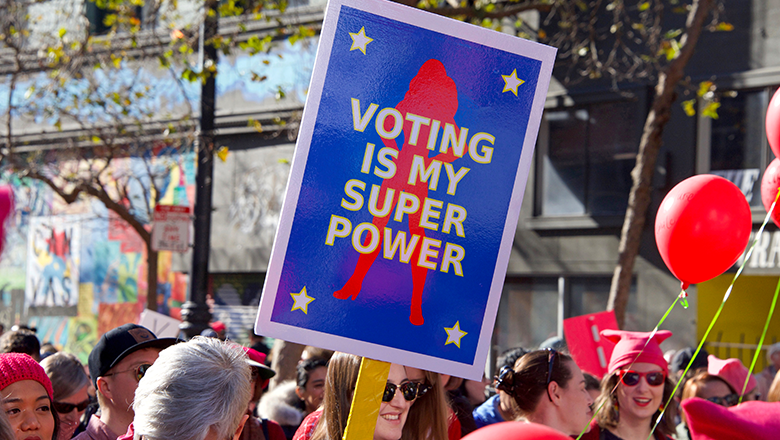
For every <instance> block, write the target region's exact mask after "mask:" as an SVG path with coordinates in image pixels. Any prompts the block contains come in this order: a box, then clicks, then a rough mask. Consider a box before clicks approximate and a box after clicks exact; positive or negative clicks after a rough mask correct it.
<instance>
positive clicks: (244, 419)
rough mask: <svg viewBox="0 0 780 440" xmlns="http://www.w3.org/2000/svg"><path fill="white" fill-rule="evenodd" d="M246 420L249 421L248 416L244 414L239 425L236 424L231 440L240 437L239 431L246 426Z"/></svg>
mask: <svg viewBox="0 0 780 440" xmlns="http://www.w3.org/2000/svg"><path fill="white" fill-rule="evenodd" d="M247 420H249V414H244V417H241V423H239V424H238V428H237V429H236V433H235V434H233V440H238V438H239V437H241V431H243V430H244V424H246V421H247Z"/></svg>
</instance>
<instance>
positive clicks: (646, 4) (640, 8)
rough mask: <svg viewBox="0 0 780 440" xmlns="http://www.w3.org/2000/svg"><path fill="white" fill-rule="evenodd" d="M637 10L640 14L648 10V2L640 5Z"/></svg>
mask: <svg viewBox="0 0 780 440" xmlns="http://www.w3.org/2000/svg"><path fill="white" fill-rule="evenodd" d="M638 8H639V11H640V12H642V11H646V10H648V9H650V2H644V3H640V4H639V7H638Z"/></svg>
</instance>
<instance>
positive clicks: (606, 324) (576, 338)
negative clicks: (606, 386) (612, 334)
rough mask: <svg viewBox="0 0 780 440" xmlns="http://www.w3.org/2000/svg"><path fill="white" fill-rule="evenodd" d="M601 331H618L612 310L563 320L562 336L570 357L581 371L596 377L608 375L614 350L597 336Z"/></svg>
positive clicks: (613, 346)
mask: <svg viewBox="0 0 780 440" xmlns="http://www.w3.org/2000/svg"><path fill="white" fill-rule="evenodd" d="M602 330H618V325H617V319H616V318H615V311H614V310H608V311H606V312H599V313H591V314H589V315H582V316H575V317H573V318H567V319H564V320H563V334H564V335H565V336H566V346H567V347H569V352H570V353H571V357H572V358H573V359H574V362H576V363H577V365H578V366H579V367H580V368H582V371H585V372H588V373H590V374H592V375H594V376H596V377H602V376H604V375H605V374H607V373H608V371H607V365H608V363H609V358H610V357H611V356H612V350H613V349H614V348H615V344H613V343H612V342H609V341H608V340H606V339H605V338H603V337H602V336H601V335H600V334H599V332H601V331H602Z"/></svg>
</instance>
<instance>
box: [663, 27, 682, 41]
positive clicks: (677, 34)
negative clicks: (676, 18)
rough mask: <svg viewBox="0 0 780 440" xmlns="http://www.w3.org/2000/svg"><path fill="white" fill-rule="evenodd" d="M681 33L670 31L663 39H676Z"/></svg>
mask: <svg viewBox="0 0 780 440" xmlns="http://www.w3.org/2000/svg"><path fill="white" fill-rule="evenodd" d="M682 32H683V31H682V29H670V30H668V31H666V33H665V34H664V39H666V40H671V39H673V38H677V37H679V36H680V35H682Z"/></svg>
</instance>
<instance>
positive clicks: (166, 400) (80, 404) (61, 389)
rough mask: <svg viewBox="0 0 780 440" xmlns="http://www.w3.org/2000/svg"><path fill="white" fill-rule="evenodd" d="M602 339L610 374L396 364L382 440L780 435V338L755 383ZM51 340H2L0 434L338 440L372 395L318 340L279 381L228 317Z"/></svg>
mask: <svg viewBox="0 0 780 440" xmlns="http://www.w3.org/2000/svg"><path fill="white" fill-rule="evenodd" d="M602 336H603V337H604V338H606V339H607V340H610V341H612V342H613V343H614V344H615V346H614V349H613V351H612V355H611V357H610V359H609V362H608V365H607V374H606V375H604V376H603V377H602V378H601V379H599V378H597V377H594V376H592V375H590V374H588V373H587V372H583V371H582V370H581V369H580V367H579V366H578V365H577V363H576V361H575V360H574V359H573V358H572V356H571V355H569V354H568V353H567V352H566V349H565V346H564V345H562V343H561V341H558V342H557V343H556V344H554V345H553V346H546V347H542V348H539V349H535V350H527V349H524V348H514V349H511V350H508V351H506V352H505V353H503V354H502V355H501V356H500V357H499V359H498V365H497V368H496V372H495V377H494V378H493V380H492V381H491V380H488V379H486V378H483V380H481V381H479V380H476V381H475V380H468V379H463V378H458V377H453V376H449V375H444V374H439V373H435V372H432V371H426V370H421V369H418V368H413V367H410V366H404V365H399V364H395V363H394V364H391V365H390V368H389V374H388V377H387V381H386V384H385V387H384V392H383V393H382V395H381V396H376V399H377V400H381V403H380V404H379V411H378V415H377V416H376V420H375V422H374V421H372V423H373V424H374V425H375V426H374V435H373V438H374V440H456V439H460V438H465V439H468V440H480V439H489V438H508V439H512V438H517V439H520V438H523V439H526V438H582V439H585V440H620V439H623V440H634V439H638V440H644V439H650V438H655V439H662V440H665V439H676V440H697V439H708V440H709V439H742V438H744V439H753V440H755V439H758V440H761V439H774V438H780V402H778V400H780V375H779V374H778V369H779V368H780V343H777V344H774V345H771V346H769V347H768V349H767V358H768V364H769V365H768V367H767V368H766V369H765V370H764V371H762V372H761V373H760V374H757V375H755V376H754V375H753V374H751V373H750V372H749V371H748V369H747V368H746V367H745V366H744V365H743V364H742V362H741V361H740V360H738V359H720V358H718V357H715V356H712V355H708V354H707V353H706V352H704V351H701V352H699V353H698V356H695V357H694V354H695V350H694V349H692V348H688V349H683V350H679V351H677V352H674V353H666V354H665V353H663V352H662V350H661V345H660V344H661V343H662V342H663V341H664V340H665V339H667V338H669V337H670V336H671V333H670V332H668V331H658V332H655V333H640V332H628V331H610V330H605V331H603V332H602ZM43 348H44V349H45V351H44V350H42V347H41V344H40V342H39V340H38V338H37V336H36V334H35V332H34V331H33V330H31V329H24V328H21V329H16V330H14V331H11V332H6V333H5V334H3V335H2V337H0V403H2V405H3V411H1V412H0V440H14V439H15V440H34V439H37V440H69V439H76V440H141V439H143V440H164V439H165V440H171V439H175V440H229V439H232V440H239V439H240V440H339V439H341V438H343V436H344V433H345V430H346V429H347V423H348V420H349V417H350V409H351V408H353V407H354V408H356V409H357V411H358V412H359V411H361V409H362V408H363V407H364V405H365V403H366V402H353V401H352V400H353V397H354V391H355V386H356V382H357V380H358V372H359V370H360V365H361V361H362V358H361V357H359V356H355V355H352V354H348V353H338V352H337V353H332V352H328V351H326V350H321V349H315V348H313V347H310V349H309V350H307V351H306V352H305V355H304V356H302V359H301V361H300V362H299V363H298V365H297V371H295V374H294V375H289V376H294V379H293V380H289V381H287V382H282V383H280V384H278V385H277V386H275V387H274V388H273V389H271V390H268V384H269V381H270V379H271V378H272V377H274V376H275V375H276V372H275V371H274V370H272V369H271V368H270V367H269V365H268V360H269V359H268V347H267V346H263V345H262V344H260V342H259V341H257V340H254V341H252V346H251V347H244V346H241V345H239V344H236V343H234V342H231V341H229V340H225V332H224V328H220V327H219V326H216V328H215V329H213V331H210V332H209V333H207V334H206V336H196V337H195V338H192V339H190V340H189V341H182V340H178V339H175V338H157V337H156V336H155V335H154V334H153V333H152V332H151V331H149V330H148V329H146V328H144V327H142V326H139V325H136V324H125V325H122V326H120V327H117V328H114V329H112V330H110V331H108V332H106V333H105V334H104V335H102V336H101V338H100V339H99V341H98V343H97V344H96V345H95V347H94V348H93V350H92V352H91V353H90V354H89V358H88V363H87V365H86V366H85V365H83V364H82V363H81V362H80V361H79V359H78V358H77V357H76V356H74V355H73V354H70V353H66V352H57V351H56V349H51V348H50V347H43ZM689 365H690V368H688V369H687V371H686V367H688V366H689ZM380 397H381V399H380ZM353 411H354V409H353ZM520 431H523V432H524V434H522V435H521V434H520V433H519V432H520ZM551 433H553V434H551ZM555 436H558V437H555Z"/></svg>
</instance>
